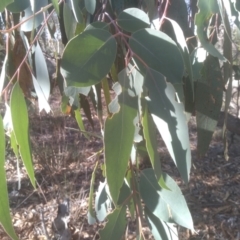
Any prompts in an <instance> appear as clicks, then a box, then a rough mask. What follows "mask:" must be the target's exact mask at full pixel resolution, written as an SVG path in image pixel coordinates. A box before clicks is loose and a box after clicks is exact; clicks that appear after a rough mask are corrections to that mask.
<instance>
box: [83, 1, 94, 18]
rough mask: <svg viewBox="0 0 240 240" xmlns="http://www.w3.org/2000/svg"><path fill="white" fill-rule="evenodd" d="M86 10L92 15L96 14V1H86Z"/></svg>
mask: <svg viewBox="0 0 240 240" xmlns="http://www.w3.org/2000/svg"><path fill="white" fill-rule="evenodd" d="M84 3H85V8H86V9H87V11H88V12H89V13H90V14H92V15H93V14H94V12H95V9H96V0H84Z"/></svg>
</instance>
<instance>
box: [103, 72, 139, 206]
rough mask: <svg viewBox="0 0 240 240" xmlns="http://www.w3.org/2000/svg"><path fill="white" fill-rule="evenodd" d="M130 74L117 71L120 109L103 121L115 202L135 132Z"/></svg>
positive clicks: (109, 183) (135, 101)
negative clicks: (129, 91) (119, 86)
mask: <svg viewBox="0 0 240 240" xmlns="http://www.w3.org/2000/svg"><path fill="white" fill-rule="evenodd" d="M130 76H131V74H128V69H123V70H122V71H121V72H120V73H119V82H120V83H121V88H122V92H121V93H120V91H119V96H118V102H119V104H120V110H119V112H118V113H115V114H114V115H113V117H112V118H107V120H106V122H105V133H104V144H105V161H106V174H107V182H108V185H109V190H110V193H111V197H112V199H113V202H114V203H115V204H117V201H118V197H119V192H120V189H121V187H122V184H123V180H124V176H125V174H126V169H127V165H128V160H129V158H130V154H131V149H132V144H133V139H134V132H135V126H134V124H133V121H134V119H135V117H136V116H137V109H138V99H137V97H130V96H129V93H128V90H129V81H130V80H129V79H130V78H131V77H130ZM113 132H114V136H113Z"/></svg>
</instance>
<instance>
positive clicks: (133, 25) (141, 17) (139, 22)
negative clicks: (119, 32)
mask: <svg viewBox="0 0 240 240" xmlns="http://www.w3.org/2000/svg"><path fill="white" fill-rule="evenodd" d="M117 23H118V25H119V26H120V27H121V28H122V29H123V30H125V31H127V32H135V31H137V30H140V29H142V28H147V27H150V21H149V18H148V15H147V14H146V13H145V12H143V11H142V10H140V9H138V8H128V9H125V10H124V11H123V12H121V13H120V14H119V15H118V18H117Z"/></svg>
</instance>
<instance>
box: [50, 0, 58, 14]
mask: <svg viewBox="0 0 240 240" xmlns="http://www.w3.org/2000/svg"><path fill="white" fill-rule="evenodd" d="M51 1H52V4H53V7H54V9H55V11H56V13H57V15H59V6H58V0H51Z"/></svg>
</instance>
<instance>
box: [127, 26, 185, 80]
mask: <svg viewBox="0 0 240 240" xmlns="http://www.w3.org/2000/svg"><path fill="white" fill-rule="evenodd" d="M129 45H130V47H131V49H132V51H133V52H134V54H136V55H137V56H136V57H134V59H135V61H136V63H137V65H138V67H139V68H140V70H141V71H142V72H143V73H145V69H146V68H147V67H150V68H152V69H154V70H155V71H158V72H161V73H162V74H163V75H164V76H166V78H167V81H170V82H171V83H173V84H175V83H181V82H182V76H183V73H184V63H183V59H182V56H181V53H180V51H179V49H178V47H177V45H176V43H175V42H174V41H173V40H172V39H171V38H170V37H168V36H167V35H166V34H165V33H163V32H160V31H157V30H153V29H141V30H139V31H137V32H134V33H133V34H132V36H131V37H130V40H129ZM173 56H174V57H173ZM139 58H140V59H142V60H141V61H140V60H139Z"/></svg>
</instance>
